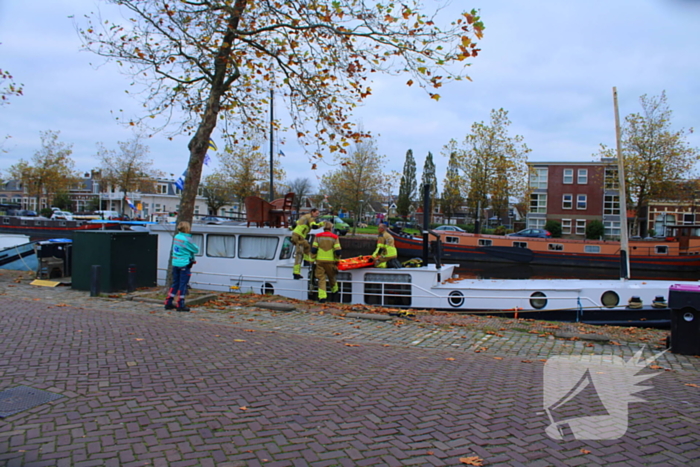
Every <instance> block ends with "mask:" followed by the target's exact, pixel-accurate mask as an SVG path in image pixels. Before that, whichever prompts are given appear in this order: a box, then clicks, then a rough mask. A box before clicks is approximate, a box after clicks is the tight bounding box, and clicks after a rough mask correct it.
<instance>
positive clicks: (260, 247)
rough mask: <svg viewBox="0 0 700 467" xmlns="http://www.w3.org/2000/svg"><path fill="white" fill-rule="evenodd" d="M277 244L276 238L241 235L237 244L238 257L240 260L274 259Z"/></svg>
mask: <svg viewBox="0 0 700 467" xmlns="http://www.w3.org/2000/svg"><path fill="white" fill-rule="evenodd" d="M278 243H279V241H278V239H277V237H252V236H243V235H241V237H240V238H239V244H238V257H239V258H242V259H274V258H275V252H276V251H277V244H278Z"/></svg>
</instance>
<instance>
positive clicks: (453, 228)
mask: <svg viewBox="0 0 700 467" xmlns="http://www.w3.org/2000/svg"><path fill="white" fill-rule="evenodd" d="M433 230H447V231H450V232H466V230H464V229H463V228H461V227H457V226H456V225H441V226H440V227H435V228H434V229H433Z"/></svg>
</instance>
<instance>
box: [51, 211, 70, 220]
mask: <svg viewBox="0 0 700 467" xmlns="http://www.w3.org/2000/svg"><path fill="white" fill-rule="evenodd" d="M51 219H61V220H64V221H72V220H73V213H72V212H68V211H54V212H53V214H52V215H51Z"/></svg>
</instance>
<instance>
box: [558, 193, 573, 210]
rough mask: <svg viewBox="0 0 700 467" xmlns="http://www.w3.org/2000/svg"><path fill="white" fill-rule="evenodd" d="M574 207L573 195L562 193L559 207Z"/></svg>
mask: <svg viewBox="0 0 700 467" xmlns="http://www.w3.org/2000/svg"><path fill="white" fill-rule="evenodd" d="M573 207H574V195H562V197H561V208H562V209H572V208H573Z"/></svg>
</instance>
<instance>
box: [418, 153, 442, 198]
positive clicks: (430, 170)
mask: <svg viewBox="0 0 700 467" xmlns="http://www.w3.org/2000/svg"><path fill="white" fill-rule="evenodd" d="M426 183H428V184H430V199H431V202H432V203H433V206H435V205H437V203H438V194H439V193H438V185H437V177H436V176H435V162H433V153H432V152H428V156H427V157H426V158H425V163H423V174H422V175H421V179H420V186H424V185H425V184H426Z"/></svg>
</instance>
